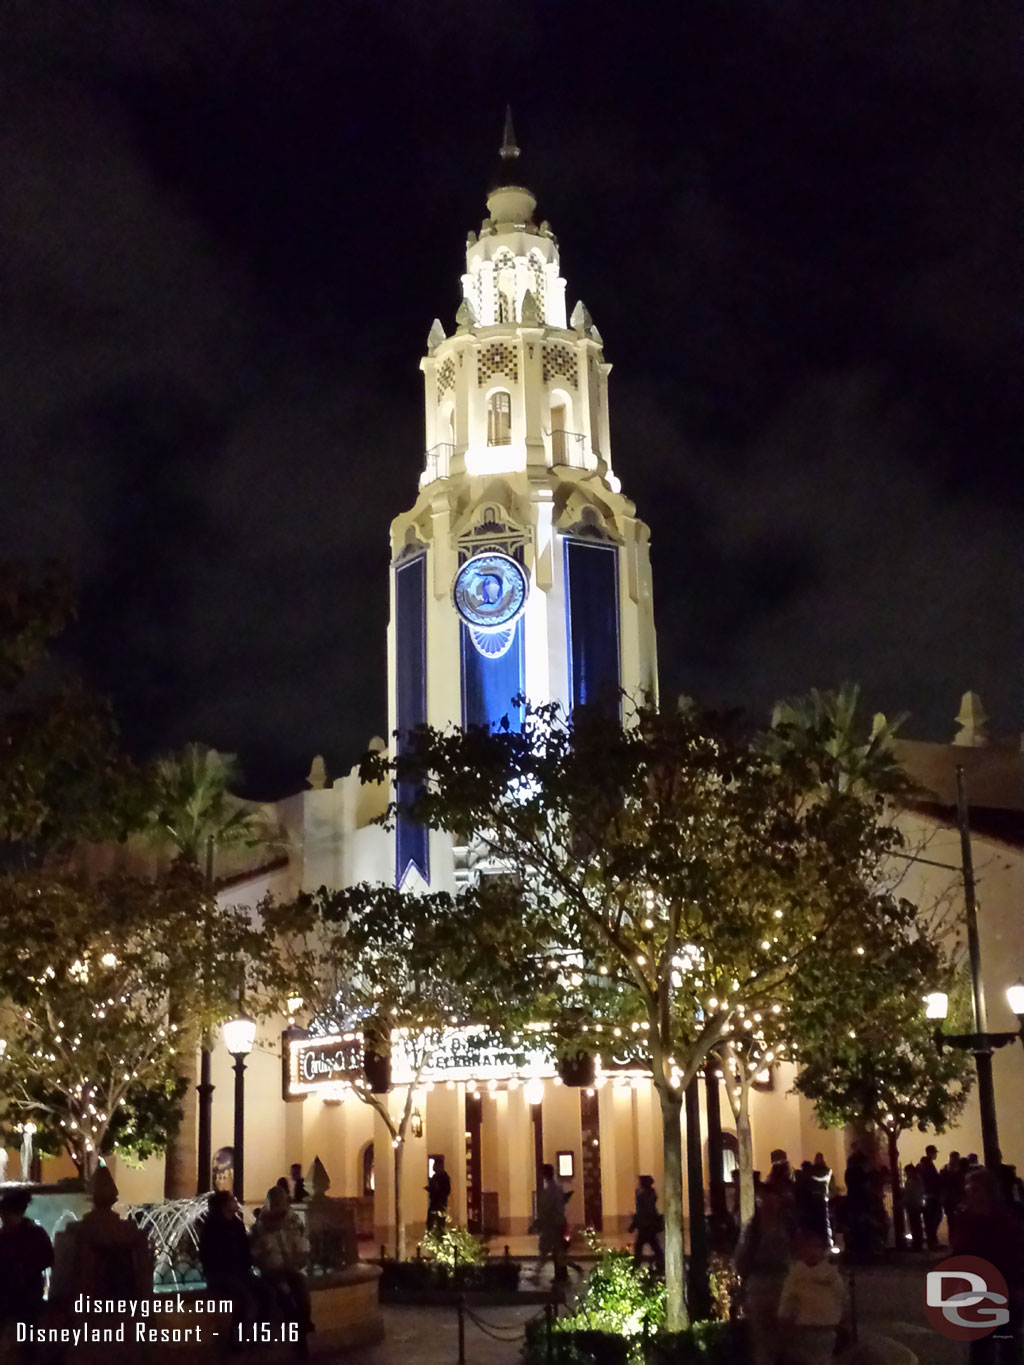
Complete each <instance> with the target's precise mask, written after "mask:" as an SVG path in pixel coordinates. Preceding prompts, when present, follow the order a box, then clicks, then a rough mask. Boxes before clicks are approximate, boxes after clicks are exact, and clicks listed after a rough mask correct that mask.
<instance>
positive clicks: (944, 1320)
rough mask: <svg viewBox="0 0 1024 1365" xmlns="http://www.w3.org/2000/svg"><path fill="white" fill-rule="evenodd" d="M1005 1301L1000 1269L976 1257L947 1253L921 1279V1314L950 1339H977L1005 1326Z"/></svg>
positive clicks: (1008, 1318) (1004, 1282) (1004, 1281)
mask: <svg viewBox="0 0 1024 1365" xmlns="http://www.w3.org/2000/svg"><path fill="white" fill-rule="evenodd" d="M1009 1302H1010V1298H1009V1294H1008V1293H1007V1289H1006V1280H1005V1279H1004V1278H1003V1274H1002V1272H1001V1271H1000V1270H997V1269H996V1267H995V1266H994V1265H993V1264H992V1262H991V1261H986V1260H983V1259H982V1257H980V1256H949V1257H947V1258H946V1260H944V1261H940V1262H939V1264H938V1265H937V1266H936V1267H935V1269H934V1270H929V1272H928V1274H927V1277H926V1279H925V1290H924V1311H925V1315H926V1317H927V1318H928V1321H929V1322H930V1323H931V1325H932V1326H933V1327H934V1328H935V1330H936V1331H937V1332H941V1333H942V1335H943V1336H944V1337H949V1338H950V1340H951V1341H980V1339H981V1338H982V1337H987V1336H989V1335H990V1334H991V1333H993V1332H995V1331H996V1329H997V1328H998V1327H1005V1326H1006V1324H1007V1323H1008V1322H1009V1321H1010V1309H1009ZM1004 1335H1005V1334H1004Z"/></svg>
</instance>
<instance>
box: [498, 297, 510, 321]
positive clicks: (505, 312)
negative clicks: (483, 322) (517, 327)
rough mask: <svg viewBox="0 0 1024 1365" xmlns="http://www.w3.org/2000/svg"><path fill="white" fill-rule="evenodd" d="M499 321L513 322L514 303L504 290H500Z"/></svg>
mask: <svg viewBox="0 0 1024 1365" xmlns="http://www.w3.org/2000/svg"><path fill="white" fill-rule="evenodd" d="M498 321H499V322H511V321H512V303H511V301H510V299H509V296H508V295H507V294H506V293H505V291H504V289H499V290H498Z"/></svg>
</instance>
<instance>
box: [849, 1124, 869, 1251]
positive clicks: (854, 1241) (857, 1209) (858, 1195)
mask: <svg viewBox="0 0 1024 1365" xmlns="http://www.w3.org/2000/svg"><path fill="white" fill-rule="evenodd" d="M871 1169H872V1168H871V1165H870V1163H869V1161H868V1157H867V1156H866V1154H865V1153H864V1152H863V1151H862V1150H861V1147H860V1144H859V1143H857V1142H855V1143H854V1144H853V1146H852V1147H851V1148H850V1155H849V1158H848V1160H847V1162H846V1198H845V1199H844V1201H843V1224H844V1228H845V1233H846V1243H845V1250H846V1254H847V1256H849V1257H850V1259H851V1260H857V1261H869V1260H870V1259H871V1255H872V1250H873V1246H874V1235H873V1227H872V1212H871Z"/></svg>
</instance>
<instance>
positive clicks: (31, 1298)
mask: <svg viewBox="0 0 1024 1365" xmlns="http://www.w3.org/2000/svg"><path fill="white" fill-rule="evenodd" d="M31 1199H32V1195H31V1192H30V1191H29V1190H26V1189H15V1190H7V1191H6V1192H5V1193H4V1195H3V1197H2V1198H0V1329H5V1328H6V1327H7V1326H8V1325H9V1324H11V1323H16V1322H25V1323H34V1322H35V1321H36V1319H37V1318H38V1316H39V1312H40V1309H41V1308H42V1306H43V1276H44V1274H45V1272H46V1271H47V1270H49V1268H50V1266H52V1265H53V1243H52V1242H51V1241H50V1239H49V1237H48V1236H47V1233H46V1231H45V1229H44V1228H41V1227H40V1226H39V1224H38V1223H35V1222H33V1220H32V1219H31V1218H27V1217H26V1216H25V1211H26V1210H27V1208H28V1206H29V1203H30V1201H31ZM29 1349H31V1348H29Z"/></svg>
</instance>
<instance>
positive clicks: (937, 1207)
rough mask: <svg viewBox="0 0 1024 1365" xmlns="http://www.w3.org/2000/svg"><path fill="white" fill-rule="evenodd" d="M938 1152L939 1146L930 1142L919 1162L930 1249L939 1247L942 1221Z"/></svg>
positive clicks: (927, 1238)
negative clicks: (936, 1159)
mask: <svg viewBox="0 0 1024 1365" xmlns="http://www.w3.org/2000/svg"><path fill="white" fill-rule="evenodd" d="M938 1154H939V1149H938V1147H936V1146H934V1145H933V1144H931V1143H929V1145H928V1146H927V1147H926V1148H925V1149H924V1156H923V1157H922V1158H921V1160H920V1161H919V1162H918V1163H917V1173H918V1175H919V1176H920V1177H921V1184H922V1185H923V1186H924V1235H925V1241H926V1242H927V1243H928V1250H929V1251H935V1250H937V1248H938V1245H939V1224H940V1223H941V1222H942V1175H941V1174H940V1172H939V1168H938V1167H937V1166H936V1164H935V1158H936V1157H937V1156H938Z"/></svg>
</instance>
